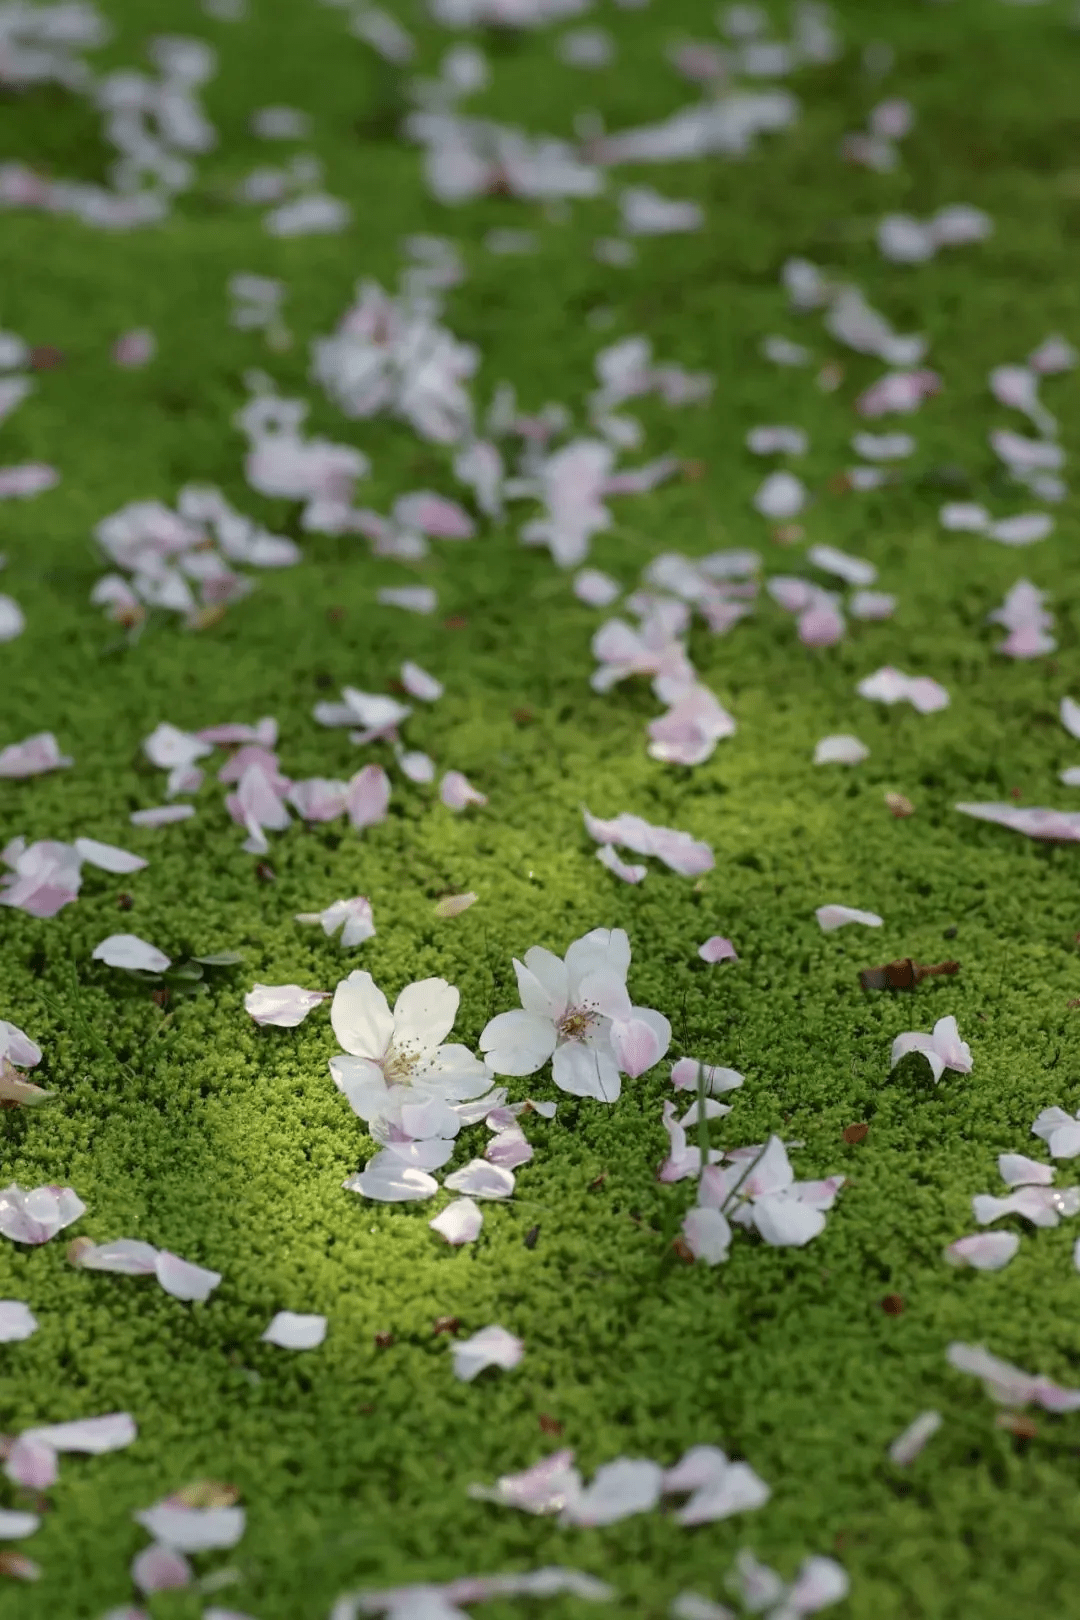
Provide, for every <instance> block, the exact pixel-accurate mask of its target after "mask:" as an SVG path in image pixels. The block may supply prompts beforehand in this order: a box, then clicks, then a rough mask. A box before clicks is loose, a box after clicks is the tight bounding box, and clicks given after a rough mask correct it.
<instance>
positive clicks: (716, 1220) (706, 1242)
mask: <svg viewBox="0 0 1080 1620" xmlns="http://www.w3.org/2000/svg"><path fill="white" fill-rule="evenodd" d="M682 1230H683V1237H684V1238H685V1239H686V1244H687V1247H688V1248H689V1250H690V1253H691V1254H692V1255H693V1256H694V1259H695V1260H704V1261H705V1263H706V1265H710V1266H718V1265H720V1264H721V1262H722V1261H724V1260H726V1259H727V1257H728V1249H729V1248H730V1247H731V1227H730V1226H729V1225H728V1223H727V1219H726V1217H725V1216H724V1215H723V1214H722V1213H721V1212H720V1210H718V1209H701V1208H695V1209H691V1210H688V1211H687V1214H686V1216H685V1217H684V1219H683V1223H682Z"/></svg>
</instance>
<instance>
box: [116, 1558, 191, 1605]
mask: <svg viewBox="0 0 1080 1620" xmlns="http://www.w3.org/2000/svg"><path fill="white" fill-rule="evenodd" d="M194 1574H195V1572H194V1570H193V1569H192V1567H191V1565H190V1564H189V1563H188V1561H187V1559H186V1558H184V1557H183V1556H182V1554H180V1553H178V1552H174V1551H173V1549H172V1548H171V1547H159V1546H156V1545H155V1546H150V1547H145V1548H144V1549H143V1551H142V1552H141V1553H136V1555H135V1557H134V1558H133V1559H132V1561H131V1579H132V1580H133V1581H134V1583H135V1585H136V1586H137V1587H138V1588H139V1591H140V1592H143V1593H145V1594H146V1595H147V1596H148V1597H149V1595H150V1594H151V1593H152V1592H170V1591H177V1590H180V1589H182V1588H183V1587H185V1586H190V1585H191V1582H192V1581H193V1580H194Z"/></svg>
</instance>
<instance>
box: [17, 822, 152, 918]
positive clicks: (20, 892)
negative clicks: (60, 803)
mask: <svg viewBox="0 0 1080 1620" xmlns="http://www.w3.org/2000/svg"><path fill="white" fill-rule="evenodd" d="M0 861H3V863H4V865H5V866H6V867H7V868H8V871H7V872H6V873H5V874H4V876H3V877H0V906H14V907H15V908H16V909H17V910H19V911H25V912H27V913H28V914H29V915H30V916H31V917H55V916H56V913H57V912H58V911H59V910H61V908H62V907H63V906H67V905H70V904H71V902H72V901H73V900H77V899H78V897H79V890H80V888H81V887H82V868H83V866H84V864H85V865H89V866H96V867H99V868H100V869H101V870H102V871H103V872H112V873H116V874H127V873H131V872H139V871H141V870H142V868H143V867H144V866H145V865H146V864H147V863H146V861H144V860H143V858H142V856H141V855H133V854H132V853H131V852H130V851H129V850H126V849H119V848H118V847H117V846H116V845H115V844H102V843H99V841H98V840H97V839H96V838H76V840H75V842H74V843H73V844H64V843H60V842H59V841H58V840H56V839H53V838H45V839H41V840H39V841H38V842H37V843H33V844H28V843H27V842H26V839H25V838H13V839H11V840H10V842H9V843H7V844H6V845H5V846H4V848H3V849H2V850H0Z"/></svg>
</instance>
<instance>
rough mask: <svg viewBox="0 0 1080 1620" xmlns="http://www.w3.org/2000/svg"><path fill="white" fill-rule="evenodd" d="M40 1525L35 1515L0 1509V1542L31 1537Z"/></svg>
mask: <svg viewBox="0 0 1080 1620" xmlns="http://www.w3.org/2000/svg"><path fill="white" fill-rule="evenodd" d="M40 1523H41V1520H40V1519H39V1518H38V1516H37V1514H36V1513H16V1512H14V1511H13V1510H12V1509H11V1508H0V1541H15V1540H17V1539H18V1538H19V1537H20V1536H32V1535H33V1533H34V1531H35V1530H36V1529H37V1527H38V1525H39V1524H40Z"/></svg>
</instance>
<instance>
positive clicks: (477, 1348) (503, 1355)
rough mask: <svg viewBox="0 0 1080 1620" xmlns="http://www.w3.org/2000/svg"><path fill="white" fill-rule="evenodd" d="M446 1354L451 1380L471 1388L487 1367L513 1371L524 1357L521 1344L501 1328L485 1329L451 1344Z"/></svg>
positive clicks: (522, 1342) (521, 1342)
mask: <svg viewBox="0 0 1080 1620" xmlns="http://www.w3.org/2000/svg"><path fill="white" fill-rule="evenodd" d="M450 1351H451V1354H452V1355H453V1358H454V1377H455V1378H460V1379H461V1381H462V1383H465V1384H471V1383H472V1381H473V1379H474V1378H476V1377H477V1376H478V1374H480V1373H482V1372H483V1371H484V1369H485V1368H487V1367H501V1368H503V1370H504V1371H506V1372H509V1371H510V1370H511V1369H512V1368H514V1367H516V1366H517V1365H518V1363H519V1362H520V1360H521V1358H522V1356H523V1355H524V1354H525V1342H524V1340H523V1339H518V1338H515V1337H514V1335H513V1334H512V1333H508V1332H507V1331H506V1329H505V1328H503V1327H486V1328H481V1329H480V1331H479V1332H478V1333H474V1334H473V1335H472V1337H471V1338H469V1339H457V1340H455V1341H452V1342H451V1345H450Z"/></svg>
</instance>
